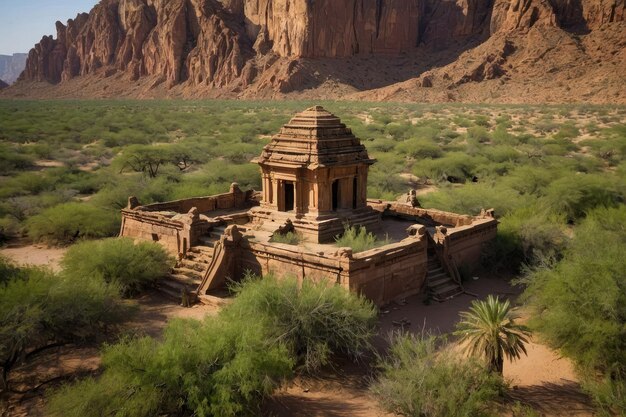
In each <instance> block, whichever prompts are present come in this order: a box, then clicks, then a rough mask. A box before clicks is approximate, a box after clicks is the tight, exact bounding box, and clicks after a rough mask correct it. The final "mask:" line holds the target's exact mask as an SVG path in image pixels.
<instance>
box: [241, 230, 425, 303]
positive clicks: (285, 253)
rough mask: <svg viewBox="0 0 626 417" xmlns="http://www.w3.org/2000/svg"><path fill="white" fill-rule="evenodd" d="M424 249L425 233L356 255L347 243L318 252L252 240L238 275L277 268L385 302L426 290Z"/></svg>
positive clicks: (280, 272)
mask: <svg viewBox="0 0 626 417" xmlns="http://www.w3.org/2000/svg"><path fill="white" fill-rule="evenodd" d="M426 248H427V240H426V238H425V237H423V236H416V237H410V238H407V239H404V240H403V241H401V242H398V243H393V244H390V245H386V246H384V247H381V248H377V249H372V250H370V251H366V252H361V253H358V254H352V252H351V250H349V249H348V248H338V250H337V252H336V253H333V254H326V253H318V254H316V253H312V252H303V251H302V250H301V248H298V247H297V246H292V245H283V244H276V243H273V244H271V245H268V244H264V243H258V242H250V241H248V242H244V243H243V244H242V247H241V249H240V251H241V252H240V254H239V256H238V259H237V267H236V268H237V269H236V274H237V276H241V275H243V274H244V273H245V272H246V271H251V272H253V273H255V274H260V275H265V274H268V273H273V274H275V275H276V276H278V277H286V276H295V277H297V278H298V279H299V280H304V279H309V280H313V281H315V282H327V283H328V284H329V285H334V284H338V285H342V286H343V287H344V288H346V289H349V290H351V291H354V292H357V293H360V294H363V295H364V296H366V297H367V298H368V299H370V300H372V301H373V302H374V303H376V304H377V305H384V304H386V303H388V302H390V301H392V300H393V299H395V298H397V297H400V296H407V295H410V294H415V293H418V292H419V291H420V290H421V289H422V286H423V284H424V280H425V279H426V269H427V266H426V265H427V262H428V257H427V253H426Z"/></svg>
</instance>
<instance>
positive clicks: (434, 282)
mask: <svg viewBox="0 0 626 417" xmlns="http://www.w3.org/2000/svg"><path fill="white" fill-rule="evenodd" d="M449 282H454V281H452V280H451V279H450V277H449V276H447V275H444V276H443V277H439V278H437V279H430V278H428V287H429V288H435V287H438V286H440V285H442V284H447V283H449Z"/></svg>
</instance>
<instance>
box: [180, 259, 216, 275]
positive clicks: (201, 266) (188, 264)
mask: <svg viewBox="0 0 626 417" xmlns="http://www.w3.org/2000/svg"><path fill="white" fill-rule="evenodd" d="M201 259H202V257H201ZM201 259H182V260H181V261H180V262H179V266H180V267H183V268H187V269H193V270H194V271H198V272H200V273H204V272H205V271H206V270H207V269H208V268H209V263H210V260H211V258H208V259H207V262H204V261H202V260H201Z"/></svg>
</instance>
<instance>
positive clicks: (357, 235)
mask: <svg viewBox="0 0 626 417" xmlns="http://www.w3.org/2000/svg"><path fill="white" fill-rule="evenodd" d="M389 243H391V240H390V239H389V238H386V239H382V240H379V239H378V238H377V237H376V235H375V234H374V233H371V232H368V231H367V229H366V228H365V227H361V226H346V227H345V228H344V230H343V234H341V235H340V236H337V237H335V245H337V246H339V247H340V248H352V251H353V252H354V253H356V252H364V251H366V250H370V249H374V248H377V247H380V246H385V245H388V244H389Z"/></svg>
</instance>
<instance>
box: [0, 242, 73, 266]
mask: <svg viewBox="0 0 626 417" xmlns="http://www.w3.org/2000/svg"><path fill="white" fill-rule="evenodd" d="M66 251H67V248H49V247H47V246H44V245H19V244H16V245H12V246H7V247H4V248H0V256H4V257H6V258H8V259H11V260H12V261H13V262H15V263H17V264H18V265H23V266H26V265H36V266H49V267H50V268H51V269H52V270H53V271H56V272H58V271H60V270H61V266H60V262H61V258H63V255H65V252H66Z"/></svg>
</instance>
